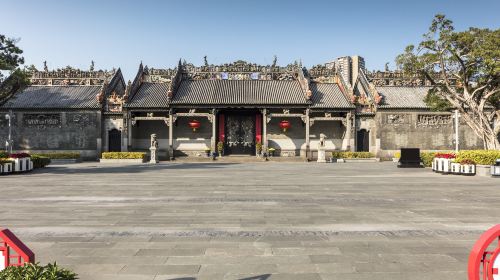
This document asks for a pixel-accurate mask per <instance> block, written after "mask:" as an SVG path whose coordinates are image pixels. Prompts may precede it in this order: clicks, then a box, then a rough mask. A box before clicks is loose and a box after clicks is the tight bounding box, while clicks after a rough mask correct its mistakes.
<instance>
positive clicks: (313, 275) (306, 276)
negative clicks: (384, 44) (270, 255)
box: [223, 273, 321, 280]
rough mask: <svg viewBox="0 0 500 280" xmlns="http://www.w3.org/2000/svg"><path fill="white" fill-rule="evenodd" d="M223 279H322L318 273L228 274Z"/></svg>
mask: <svg viewBox="0 0 500 280" xmlns="http://www.w3.org/2000/svg"><path fill="white" fill-rule="evenodd" d="M223 280H321V276H320V275H319V274H317V273H272V274H266V273H262V274H258V273H257V274H256V273H252V274H231V273H230V274H227V275H226V276H225V277H224V279H223Z"/></svg>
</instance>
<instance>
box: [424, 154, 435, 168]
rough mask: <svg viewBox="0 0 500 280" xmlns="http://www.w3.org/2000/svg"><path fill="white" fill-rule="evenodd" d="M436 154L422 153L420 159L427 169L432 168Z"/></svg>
mask: <svg viewBox="0 0 500 280" xmlns="http://www.w3.org/2000/svg"><path fill="white" fill-rule="evenodd" d="M435 155H436V152H421V153H420V159H422V163H423V164H424V166H425V167H431V166H432V161H433V160H434V156H435Z"/></svg>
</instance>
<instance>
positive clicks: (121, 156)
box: [102, 152, 146, 160]
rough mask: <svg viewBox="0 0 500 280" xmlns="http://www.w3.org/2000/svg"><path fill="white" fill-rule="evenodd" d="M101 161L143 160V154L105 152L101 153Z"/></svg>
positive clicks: (144, 154) (144, 155) (144, 156)
mask: <svg viewBox="0 0 500 280" xmlns="http://www.w3.org/2000/svg"><path fill="white" fill-rule="evenodd" d="M102 158H103V159H143V160H144V159H145V158H146V153H143V152H106V153H102Z"/></svg>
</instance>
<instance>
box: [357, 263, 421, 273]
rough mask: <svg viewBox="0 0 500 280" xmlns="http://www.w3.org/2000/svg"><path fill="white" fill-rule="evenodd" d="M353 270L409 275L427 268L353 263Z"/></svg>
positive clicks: (413, 264) (410, 265)
mask: <svg viewBox="0 0 500 280" xmlns="http://www.w3.org/2000/svg"><path fill="white" fill-rule="evenodd" d="M353 265H354V270H355V271H356V272H370V273H376V272H397V273H403V272H404V273H409V272H419V271H422V270H426V269H427V267H426V265H425V264H424V263H391V262H378V263H354V264H353Z"/></svg>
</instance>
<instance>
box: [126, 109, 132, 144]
mask: <svg viewBox="0 0 500 280" xmlns="http://www.w3.org/2000/svg"><path fill="white" fill-rule="evenodd" d="M127 116H128V118H127V132H128V134H127V139H128V141H127V150H129V151H131V150H132V118H131V115H130V114H128V115H127Z"/></svg>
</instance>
